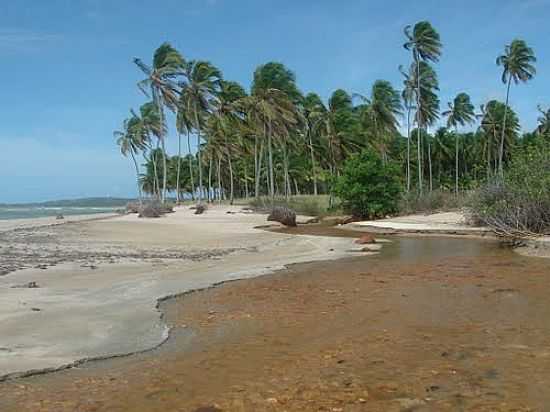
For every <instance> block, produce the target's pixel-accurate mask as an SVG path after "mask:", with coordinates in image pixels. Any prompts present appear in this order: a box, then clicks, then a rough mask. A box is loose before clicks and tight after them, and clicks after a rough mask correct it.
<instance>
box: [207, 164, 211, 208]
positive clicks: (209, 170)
mask: <svg viewBox="0 0 550 412" xmlns="http://www.w3.org/2000/svg"><path fill="white" fill-rule="evenodd" d="M207 199H208V203H211V202H212V157H210V160H209V161H208V197H207Z"/></svg>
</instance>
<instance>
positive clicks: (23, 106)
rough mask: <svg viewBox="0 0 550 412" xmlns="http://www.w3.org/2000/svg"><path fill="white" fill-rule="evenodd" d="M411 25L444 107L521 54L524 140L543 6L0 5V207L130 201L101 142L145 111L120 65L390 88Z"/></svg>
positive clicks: (134, 76)
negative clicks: (525, 48)
mask: <svg viewBox="0 0 550 412" xmlns="http://www.w3.org/2000/svg"><path fill="white" fill-rule="evenodd" d="M425 19H427V20H430V21H431V22H432V24H433V25H434V26H435V27H436V28H437V30H438V31H439V32H440V34H441V37H442V41H443V44H444V54H443V57H442V59H441V62H440V63H439V64H438V65H437V68H436V70H437V71H438V74H439V77H440V86H441V95H440V97H441V100H442V102H443V103H444V104H446V102H447V101H448V100H449V99H450V98H451V97H452V96H454V95H456V94H457V93H458V92H461V91H466V92H467V93H469V94H470V95H471V96H472V99H473V100H474V102H475V104H476V106H478V105H479V104H480V103H483V102H485V101H487V100H488V99H491V98H499V99H503V96H504V86H503V85H502V84H501V83H500V69H499V68H497V67H496V66H495V58H496V56H497V55H498V54H499V53H501V51H502V49H503V46H504V44H506V43H508V42H510V41H511V40H512V39H513V38H515V37H521V38H523V39H525V40H526V41H527V42H528V44H529V45H531V46H532V47H533V48H534V49H535V52H536V54H537V57H538V64H537V69H538V75H537V77H536V79H535V80H534V81H532V82H531V83H529V84H528V85H522V86H520V87H515V88H514V89H513V91H512V100H511V105H512V106H513V108H514V109H515V110H516V111H517V112H518V113H519V115H520V119H521V122H522V127H523V128H524V129H525V130H530V129H532V128H533V127H534V126H535V124H536V118H537V112H536V105H537V104H543V105H544V106H548V105H550V98H549V92H550V48H549V47H548V40H549V39H550V25H548V21H550V0H484V1H479V0H478V1H471V0H463V1H460V2H455V1H452V2H451V1H443V0H415V1H410V0H409V1H405V0H385V1H368V0H363V1H359V0H357V1H354V0H340V1H336V0H330V1H329V0H316V1H313V0H307V1H306V0H302V1H297V0H273V1H262V0H157V1H154V2H153V1H142V0H116V1H113V0H48V1H44V0H17V1H2V2H1V4H0V61H1V63H2V66H1V69H0V73H1V74H2V76H1V78H0V82H1V84H2V88H1V92H0V93H1V97H2V98H1V99H0V120H1V121H0V202H16V201H37V200H47V199H57V198H72V197H81V196H105V195H111V196H134V195H135V188H134V185H135V184H134V174H133V169H132V167H131V164H130V162H129V161H127V160H126V159H124V158H122V157H121V156H120V155H119V153H118V152H117V149H116V147H115V145H114V141H113V135H112V132H113V130H115V129H117V128H119V126H120V123H121V122H122V120H123V119H124V117H125V116H127V113H128V110H129V109H130V108H132V107H138V106H139V105H140V104H141V103H143V102H144V101H145V97H144V96H143V95H141V94H140V92H139V91H138V89H137V88H136V87H135V84H136V82H137V81H138V80H140V79H141V75H140V73H139V72H138V70H137V69H136V67H135V66H134V65H133V63H132V62H131V59H132V58H133V57H134V56H137V57H141V58H143V59H145V60H146V61H149V60H150V59H151V56H152V53H153V51H154V49H155V48H156V47H157V46H158V45H160V44H161V43H162V42H163V41H169V42H171V43H172V44H173V45H174V46H176V47H177V48H178V49H179V50H180V51H181V52H182V54H183V55H184V56H185V57H186V58H200V59H207V60H210V61H212V62H213V63H214V64H215V65H217V66H218V67H220V68H221V69H222V71H223V73H224V76H225V77H226V78H227V79H230V80H237V81H239V82H241V83H242V84H243V85H245V86H246V87H248V86H249V85H250V81H251V77H252V72H253V70H254V68H255V67H256V66H258V65H259V64H262V63H265V62H267V61H271V60H276V61H281V62H283V63H285V64H286V65H287V66H288V67H289V68H291V69H292V70H293V71H295V73H296V76H297V80H298V84H299V87H300V88H301V89H302V90H303V91H305V92H309V91H316V92H318V93H319V94H321V96H323V97H324V98H326V97H328V96H329V95H330V93H331V92H332V91H333V90H334V89H336V88H344V89H347V90H349V91H353V92H359V93H368V89H369V88H370V86H371V85H372V83H373V82H374V81H375V80H376V79H387V80H390V81H391V82H392V83H393V84H394V85H395V86H396V87H400V85H401V80H400V78H399V73H398V71H397V67H398V66H399V65H400V64H407V62H408V61H409V55H408V54H407V52H406V51H405V50H404V49H403V48H402V43H403V40H404V39H403V32H402V30H403V27H404V26H405V25H406V24H414V23H415V22H416V21H419V20H425ZM170 140H171V142H170V144H169V148H170V149H171V150H172V152H174V149H175V139H174V138H171V139H170Z"/></svg>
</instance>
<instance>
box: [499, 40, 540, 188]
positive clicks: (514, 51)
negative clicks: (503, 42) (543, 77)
mask: <svg viewBox="0 0 550 412" xmlns="http://www.w3.org/2000/svg"><path fill="white" fill-rule="evenodd" d="M536 61H537V59H536V57H535V53H534V52H533V49H531V48H530V47H528V46H527V44H526V43H525V41H523V40H519V39H515V40H513V41H512V43H510V44H509V45H507V46H506V47H505V49H504V54H503V55H501V56H499V57H497V66H502V67H503V72H502V82H503V83H504V84H506V85H507V86H506V106H505V110H504V119H503V120H502V135H501V138H500V150H499V164H498V167H499V173H500V176H501V177H502V175H503V173H504V169H503V161H504V133H505V130H506V117H507V114H508V102H509V98H510V86H511V85H512V81H514V83H515V84H518V83H519V82H522V83H526V82H528V81H529V80H531V79H532V78H533V77H534V76H535V74H536V69H535V66H534V63H535V62H536Z"/></svg>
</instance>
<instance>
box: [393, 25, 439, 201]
mask: <svg viewBox="0 0 550 412" xmlns="http://www.w3.org/2000/svg"><path fill="white" fill-rule="evenodd" d="M404 33H405V37H406V39H407V41H406V42H405V44H404V45H403V47H405V49H407V50H409V51H411V53H412V57H413V63H415V64H416V66H417V67H416V72H417V73H418V75H417V76H416V106H417V113H419V111H420V106H421V101H422V90H421V81H422V77H421V76H420V74H421V73H422V70H421V68H420V63H421V62H428V61H431V62H434V63H436V62H438V61H439V57H440V56H441V48H442V47H443V45H442V43H441V39H440V36H439V33H438V32H437V31H436V30H435V29H434V28H433V27H432V25H431V24H430V22H428V21H421V22H418V23H416V24H415V25H414V27H412V26H410V25H409V26H406V27H405V30H404ZM420 120H421V119H420V118H419V116H418V115H417V122H418V128H417V130H418V136H417V138H418V142H419V146H420V133H421V129H422V123H421V122H420ZM428 154H429V151H428ZM418 161H419V162H420V157H419V159H418ZM418 170H419V171H420V170H421V167H420V164H419V168H418ZM418 176H419V186H420V188H419V190H420V192H422V190H423V185H422V173H420V172H419V174H418Z"/></svg>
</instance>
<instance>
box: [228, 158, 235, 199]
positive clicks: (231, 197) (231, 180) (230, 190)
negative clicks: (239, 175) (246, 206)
mask: <svg viewBox="0 0 550 412" xmlns="http://www.w3.org/2000/svg"><path fill="white" fill-rule="evenodd" d="M227 162H228V163H229V204H230V205H232V204H233V201H234V199H235V197H234V196H235V194H234V190H235V184H234V182H233V180H234V177H233V164H232V162H231V154H230V153H227Z"/></svg>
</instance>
